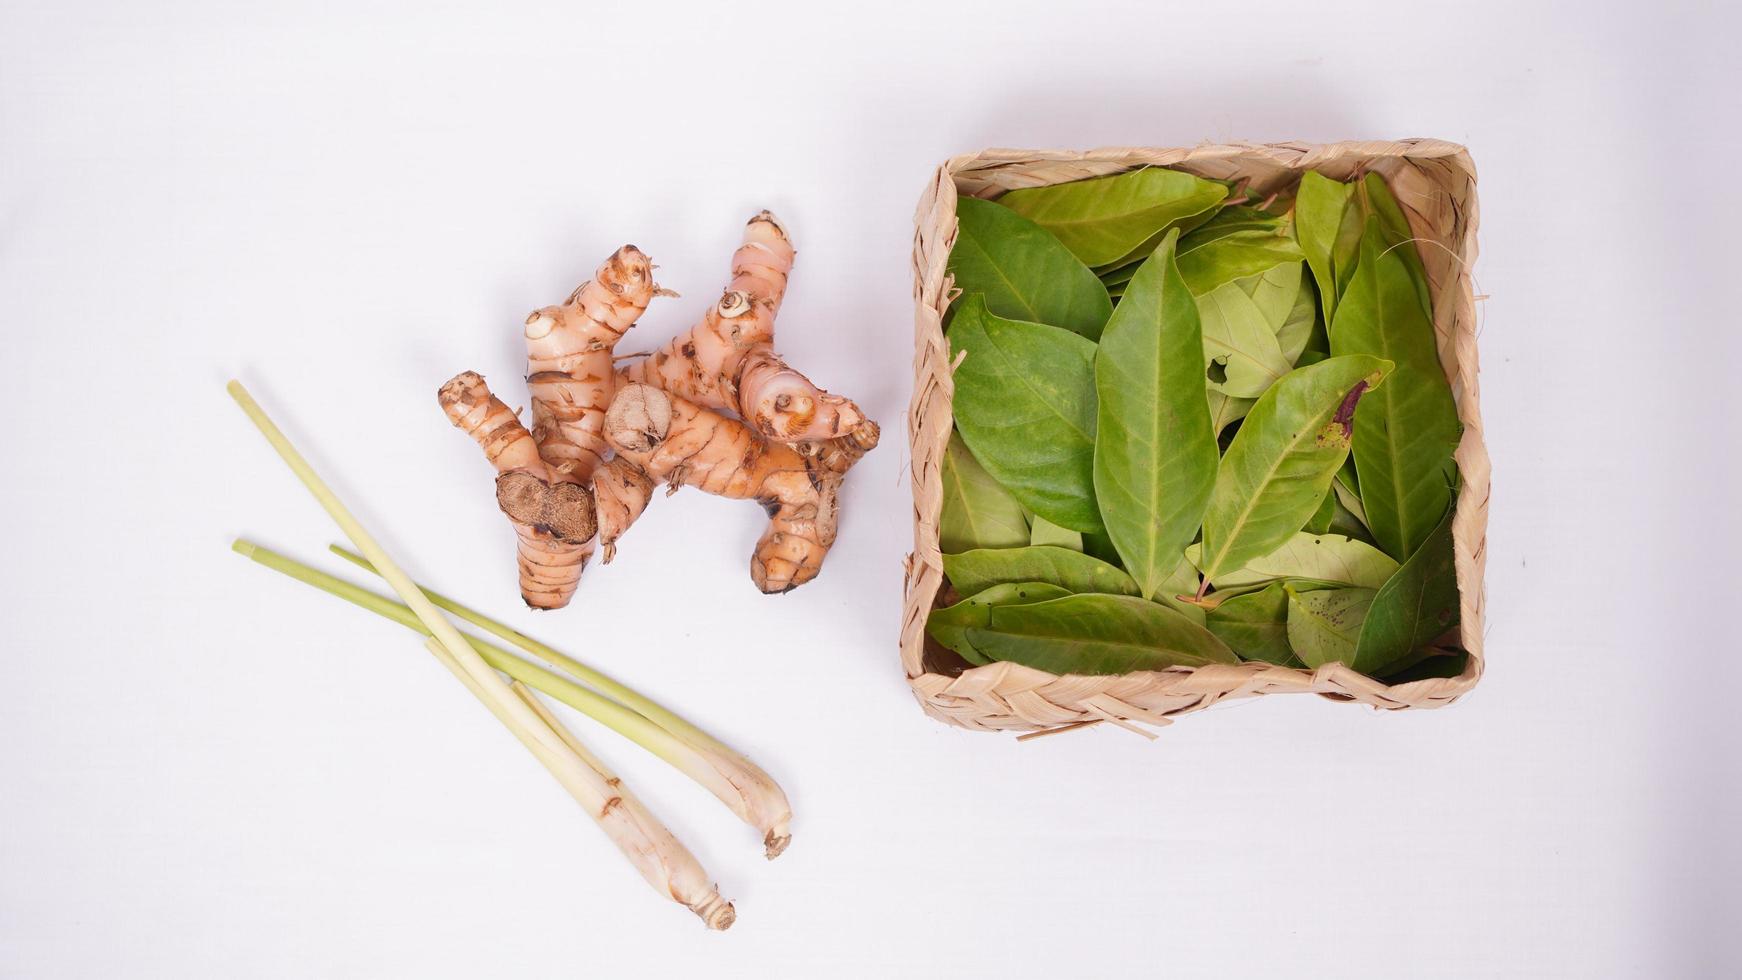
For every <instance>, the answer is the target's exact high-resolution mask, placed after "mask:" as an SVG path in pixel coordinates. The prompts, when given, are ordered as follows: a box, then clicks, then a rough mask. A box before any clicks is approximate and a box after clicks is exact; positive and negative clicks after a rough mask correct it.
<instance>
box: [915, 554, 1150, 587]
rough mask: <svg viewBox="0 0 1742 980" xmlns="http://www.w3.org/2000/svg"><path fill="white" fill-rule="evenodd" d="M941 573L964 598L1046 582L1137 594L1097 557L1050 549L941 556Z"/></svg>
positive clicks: (1126, 578)
mask: <svg viewBox="0 0 1742 980" xmlns="http://www.w3.org/2000/svg"><path fill="white" fill-rule="evenodd" d="M944 574H945V575H947V576H949V579H950V584H951V585H953V586H955V587H956V591H957V592H960V593H962V594H963V595H973V594H974V593H976V592H981V591H984V590H985V589H989V588H991V587H992V586H994V585H1002V584H1004V583H1006V582H1048V583H1051V584H1053V585H1056V586H1059V587H1060V588H1064V589H1069V590H1071V591H1072V592H1106V593H1111V594H1116V595H1138V594H1140V593H1139V590H1138V588H1137V583H1136V582H1135V581H1134V580H1132V578H1131V576H1129V575H1127V574H1125V573H1124V572H1122V571H1120V570H1119V569H1117V568H1114V567H1113V566H1112V565H1109V564H1107V563H1106V562H1104V561H1102V560H1101V559H1099V558H1093V557H1090V556H1089V555H1085V554H1083V553H1082V552H1078V551H1072V550H1070V549H1069V548H1058V547H1052V546H1042V547H1029V548H999V549H995V550H994V549H981V550H979V551H964V552H962V553H961V554H959V555H945V556H944Z"/></svg>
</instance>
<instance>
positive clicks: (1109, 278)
mask: <svg viewBox="0 0 1742 980" xmlns="http://www.w3.org/2000/svg"><path fill="white" fill-rule="evenodd" d="M1145 258H1147V256H1145ZM1142 264H1143V260H1142V259H1139V260H1137V261H1136V262H1127V263H1126V264H1124V265H1122V266H1119V267H1118V268H1116V269H1108V270H1107V271H1106V272H1101V273H1097V274H1096V275H1097V276H1098V278H1099V279H1100V280H1101V285H1103V286H1105V287H1106V288H1107V290H1108V291H1109V292H1111V291H1112V290H1115V289H1117V290H1119V291H1120V292H1124V291H1125V284H1126V283H1128V282H1130V281H1131V277H1132V276H1134V275H1136V274H1137V267H1138V266H1140V265H1142Z"/></svg>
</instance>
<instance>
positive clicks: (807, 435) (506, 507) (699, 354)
mask: <svg viewBox="0 0 1742 980" xmlns="http://www.w3.org/2000/svg"><path fill="white" fill-rule="evenodd" d="M794 254H795V253H794V251H793V247H792V243H791V240H790V239H789V238H788V237H787V233H786V229H785V228H783V227H782V226H781V224H780V222H779V221H778V220H776V219H775V217H774V216H773V215H772V214H769V213H768V212H767V211H763V212H760V213H758V214H757V215H755V216H754V217H752V218H751V219H750V221H749V223H748V224H747V225H746V226H745V229H744V241H743V244H742V245H740V246H739V248H738V250H737V251H736V252H734V253H733V256H732V278H731V281H730V283H729V284H728V285H727V287H726V291H725V293H724V294H723V295H722V296H721V298H720V300H719V301H718V302H716V303H714V304H713V305H712V306H710V307H709V308H708V311H707V312H706V313H705V314H703V316H702V319H701V321H700V322H698V323H697V324H696V325H695V326H694V327H692V328H691V329H690V330H688V331H687V332H685V333H684V334H682V335H680V336H678V337H676V338H674V339H673V340H672V341H671V342H669V343H668V344H666V345H665V346H664V347H662V348H660V349H659V350H657V351H655V352H653V353H652V354H651V355H648V356H645V357H638V358H633V359H630V360H629V363H628V364H627V365H626V366H625V367H623V368H622V369H621V370H618V369H617V368H616V365H615V362H616V361H618V360H623V358H618V357H617V356H616V354H615V347H616V344H617V342H618V341H619V340H621V339H622V337H623V335H624V334H626V333H627V332H628V331H629V329H630V328H631V327H633V326H634V325H635V323H636V321H637V319H639V317H640V316H641V314H642V312H643V311H644V310H646V309H647V305H648V303H649V302H650V301H651V300H652V298H653V297H654V296H659V295H675V294H674V293H670V292H669V291H667V290H663V289H661V288H660V287H659V286H658V285H657V284H655V283H654V281H653V264H652V263H651V262H650V261H649V260H648V258H647V256H646V255H644V254H643V253H642V252H641V251H640V250H639V249H637V248H636V247H635V246H633V245H625V246H623V247H622V248H621V249H618V250H617V251H616V252H615V253H613V254H612V255H611V257H610V258H608V259H606V260H605V262H604V264H602V265H601V266H600V267H599V270H598V272H597V273H596V274H595V275H594V276H593V278H592V279H590V280H588V281H587V282H586V283H583V284H582V285H581V286H580V287H578V288H577V289H576V290H575V291H574V292H573V293H572V294H571V295H570V296H569V298H568V299H567V300H565V301H564V302H563V303H562V304H561V305H558V306H547V307H544V308H543V309H539V310H535V311H533V312H532V314H530V315H529V316H528V317H527V318H526V325H525V335H526V348H527V386H528V388H529V390H530V392H531V395H532V422H533V425H532V429H531V430H530V431H528V430H527V429H526V427H525V426H523V425H522V424H521V423H520V420H519V418H518V417H517V416H516V415H515V413H514V412H511V411H510V410H509V409H508V407H507V406H506V405H504V404H503V403H502V401H501V400H500V399H498V398H496V397H495V396H494V395H492V394H491V393H490V390H489V388H488V387H486V386H485V384H484V379H483V378H481V377H479V376H478V375H477V374H475V373H473V372H471V371H467V372H465V373H463V374H460V375H458V376H456V377H455V378H453V379H452V380H450V381H449V382H448V383H447V384H445V385H443V386H442V388H441V391H440V392H439V398H440V401H441V404H442V407H443V409H444V410H445V411H446V412H447V414H448V418H449V419H450V420H452V421H453V423H454V425H456V426H458V427H459V428H461V429H463V430H465V431H466V432H467V433H468V434H469V435H471V436H472V437H473V439H475V440H476V441H477V442H478V444H479V445H480V446H481V447H483V449H484V454H485V456H486V458H488V459H489V460H490V462H491V464H492V465H494V466H495V467H496V470H497V478H496V500H497V504H498V506H499V507H500V508H501V509H502V512H503V513H505V514H507V515H508V519H509V520H510V521H511V522H512V523H513V524H514V528H515V533H516V534H517V535H518V537H519V555H520V557H519V567H520V592H521V597H522V598H523V599H525V600H526V604H527V605H529V606H532V607H533V608H535V609H555V608H559V607H561V606H564V605H567V604H568V602H569V600H570V598H572V597H573V595H574V593H575V589H576V588H577V587H578V586H579V584H580V578H581V570H582V568H583V567H584V566H585V565H586V563H587V560H588V559H589V558H590V557H591V556H592V553H593V551H594V549H595V548H602V549H603V551H604V557H605V561H606V562H607V563H609V562H610V561H611V559H612V557H613V556H614V555H615V553H616V547H617V541H618V539H619V538H620V537H621V536H622V534H623V533H624V532H625V531H626V530H627V529H628V528H629V526H630V525H631V524H633V523H634V522H635V521H636V519H638V518H639V517H640V516H641V514H642V512H643V511H644V510H646V508H647V505H648V503H649V501H650V500H651V499H652V496H653V487H654V486H655V485H656V484H659V483H664V484H666V486H667V492H668V493H669V492H674V491H676V490H677V488H678V487H681V486H694V487H698V488H700V489H702V490H705V491H707V492H709V493H714V494H718V495H720V496H725V497H734V498H750V499H755V500H757V501H758V502H760V503H762V505H763V506H764V508H766V509H767V511H768V513H769V527H768V531H767V532H766V533H764V534H763V536H762V540H760V541H759V542H757V545H756V551H755V554H754V555H753V556H752V559H751V567H750V575H751V579H752V581H754V582H755V583H756V587H757V588H759V589H761V590H762V591H763V592H786V591H788V590H790V589H793V588H796V587H798V586H800V585H803V584H804V583H805V582H808V581H810V580H811V579H813V578H815V577H816V575H817V572H818V571H819V570H820V569H821V567H822V561H823V556H824V555H825V554H827V552H828V549H829V546H830V545H831V544H833V543H834V539H835V527H836V522H837V516H836V501H837V498H838V493H839V488H840V482H841V478H842V476H843V475H844V474H845V473H846V471H847V470H848V469H849V468H850V467H851V466H852V465H853V464H854V463H856V462H858V460H859V459H860V458H861V457H862V456H864V455H865V453H867V452H869V451H870V450H871V449H872V448H874V447H875V446H876V445H877V439H878V435H879V432H878V428H877V423H875V422H872V421H871V420H870V419H868V418H866V417H865V415H864V413H863V412H861V411H860V410H859V407H858V406H857V405H855V404H853V402H852V401H850V400H848V399H846V398H842V397H840V396H838V395H831V394H829V393H828V392H826V391H823V390H822V389H820V388H818V387H817V386H816V385H814V384H812V383H811V382H810V380H809V379H808V378H806V377H805V376H804V375H802V374H800V373H799V372H797V371H795V370H793V369H792V368H790V367H788V366H787V365H786V363H785V362H784V361H782V360H781V358H780V356H779V355H778V354H776V353H775V352H774V347H773V343H774V319H775V314H776V313H778V312H779V310H780V304H781V300H782V299H784V298H785V294H786V283H787V277H788V275H789V274H790V272H791V270H792V262H793V256H794ZM734 416H735V417H734Z"/></svg>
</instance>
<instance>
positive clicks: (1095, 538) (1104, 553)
mask: <svg viewBox="0 0 1742 980" xmlns="http://www.w3.org/2000/svg"><path fill="white" fill-rule="evenodd" d="M1082 550H1083V554H1085V555H1093V556H1094V557H1096V558H1099V559H1100V560H1102V561H1104V562H1106V563H1107V564H1109V565H1112V566H1114V567H1116V568H1117V567H1118V565H1119V549H1117V548H1115V547H1113V539H1112V538H1109V537H1107V532H1106V531H1104V530H1103V531H1102V532H1101V533H1099V534H1085V535H1083V549H1082Z"/></svg>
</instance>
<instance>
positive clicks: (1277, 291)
mask: <svg viewBox="0 0 1742 980" xmlns="http://www.w3.org/2000/svg"><path fill="white" fill-rule="evenodd" d="M1307 276H1308V273H1307V271H1306V264H1305V263H1303V262H1299V261H1296V262H1287V263H1283V264H1281V265H1276V266H1272V267H1271V268H1270V269H1268V270H1266V271H1265V272H1264V273H1263V274H1262V275H1256V276H1247V277H1246V278H1244V279H1236V280H1235V282H1238V283H1239V284H1240V290H1241V291H1242V292H1244V293H1245V294H1246V295H1247V296H1250V297H1252V302H1253V304H1254V305H1255V306H1257V307H1258V311H1259V312H1260V313H1262V314H1264V322H1265V323H1268V324H1270V327H1271V329H1272V330H1276V331H1279V332H1280V331H1281V329H1282V325H1283V323H1284V322H1285V321H1287V320H1288V318H1289V315H1290V314H1292V313H1293V312H1294V307H1295V304H1296V303H1297V302H1298V301H1299V300H1300V294H1301V292H1302V290H1301V283H1302V281H1303V280H1304V279H1305V278H1306V277H1307Z"/></svg>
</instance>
